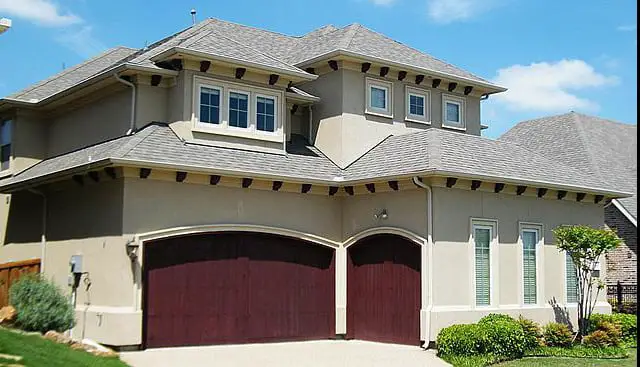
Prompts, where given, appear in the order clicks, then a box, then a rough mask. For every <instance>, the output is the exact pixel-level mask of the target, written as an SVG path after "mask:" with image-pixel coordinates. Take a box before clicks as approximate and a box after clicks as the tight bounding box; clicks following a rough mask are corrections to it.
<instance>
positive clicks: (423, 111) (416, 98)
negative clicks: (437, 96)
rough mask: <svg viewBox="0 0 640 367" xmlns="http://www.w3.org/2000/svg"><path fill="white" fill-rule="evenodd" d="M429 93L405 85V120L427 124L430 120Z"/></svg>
mask: <svg viewBox="0 0 640 367" xmlns="http://www.w3.org/2000/svg"><path fill="white" fill-rule="evenodd" d="M429 97H430V93H429V91H426V90H421V89H416V88H411V87H409V86H407V87H406V104H407V111H406V116H405V120H406V121H411V122H419V123H423V124H425V123H426V124H428V123H430V121H431V116H430V113H431V111H430V105H431V103H430V98H429Z"/></svg>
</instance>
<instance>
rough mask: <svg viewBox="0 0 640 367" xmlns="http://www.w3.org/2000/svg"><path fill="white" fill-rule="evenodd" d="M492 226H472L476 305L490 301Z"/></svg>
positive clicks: (487, 303) (482, 304) (485, 304)
mask: <svg viewBox="0 0 640 367" xmlns="http://www.w3.org/2000/svg"><path fill="white" fill-rule="evenodd" d="M492 232H493V228H492V227H490V226H484V225H475V226H474V227H473V240H474V244H475V274H476V305H478V306H488V305H489V304H490V303H491V256H490V255H491V251H490V247H491V239H492V237H493V235H492Z"/></svg>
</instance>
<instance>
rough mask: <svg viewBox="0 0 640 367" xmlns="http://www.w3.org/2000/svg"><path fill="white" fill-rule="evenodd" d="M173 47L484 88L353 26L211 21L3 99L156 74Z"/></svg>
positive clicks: (286, 67)
mask: <svg viewBox="0 0 640 367" xmlns="http://www.w3.org/2000/svg"><path fill="white" fill-rule="evenodd" d="M174 47H180V48H185V49H190V50H193V51H199V52H204V53H209V54H211V55H214V56H216V55H217V56H222V57H226V58H233V59H237V60H240V61H244V62H247V63H256V64H259V65H264V66H267V67H270V68H275V69H278V70H283V71H289V72H296V73H302V74H305V72H304V71H303V70H301V69H300V68H298V67H297V66H298V65H300V64H302V63H304V62H305V61H308V60H311V59H314V58H316V57H319V56H322V55H325V54H327V53H330V52H333V51H339V50H340V51H347V52H350V53H355V54H358V55H362V57H364V58H367V57H371V58H376V59H381V60H385V61H388V62H391V63H398V64H404V65H407V66H410V67H415V68H418V69H425V70H426V71H432V72H440V73H445V74H450V75H452V76H456V77H461V78H466V79H469V80H471V81H476V82H480V83H489V82H487V81H486V80H484V79H482V78H480V77H478V76H476V75H473V74H471V73H469V72H467V71H465V70H462V69H460V68H458V67H456V66H454V65H451V64H448V63H446V62H444V61H441V60H439V59H436V58H434V57H433V56H430V55H428V54H426V53H423V52H421V51H418V50H416V49H413V48H411V47H409V46H407V45H404V44H402V43H400V42H397V41H394V40H392V39H390V38H388V37H386V36H384V35H382V34H380V33H377V32H374V31H372V30H370V29H368V28H366V27H364V26H362V25H359V24H351V25H348V26H346V27H342V28H336V27H334V26H332V25H328V26H324V27H322V28H319V29H316V30H314V31H312V32H309V33H307V34H306V35H303V36H288V35H284V34H280V33H275V32H271V31H267V30H263V29H258V28H254V27H249V26H245V25H241V24H236V23H232V22H227V21H223V20H219V19H213V18H212V19H206V20H204V21H202V22H200V23H198V24H196V25H194V26H192V27H189V28H187V29H184V30H182V31H180V32H178V33H175V34H173V35H171V36H169V37H166V38H164V39H162V40H160V41H158V42H156V43H154V44H151V45H149V46H148V47H146V48H144V49H140V50H135V49H131V48H126V47H116V48H113V49H111V50H108V51H106V52H105V53H103V54H101V55H99V56H97V57H95V58H93V59H90V60H88V61H86V62H84V63H82V64H79V65H77V66H75V67H72V68H69V69H67V70H65V71H63V72H62V73H59V74H56V75H54V76H52V77H51V78H48V79H46V80H44V81H42V82H39V83H37V84H35V85H33V86H31V87H29V88H27V89H25V90H23V91H20V92H18V93H15V94H13V95H11V96H9V98H12V99H16V100H20V101H24V102H37V101H40V100H42V99H44V98H47V97H50V96H52V95H54V94H56V93H59V92H62V91H64V90H66V89H69V88H71V87H73V86H75V85H77V84H78V83H80V82H82V81H84V80H86V79H89V78H91V77H93V76H97V75H99V74H100V73H102V72H104V71H105V70H107V69H110V68H113V67H115V66H118V65H121V64H125V63H126V64H128V65H138V66H144V67H148V68H158V67H157V66H156V65H155V64H154V62H153V61H152V60H151V59H152V58H153V57H154V56H157V55H159V54H161V53H162V52H165V51H167V50H169V49H171V48H174ZM158 69H159V68H158ZM489 84H490V83H489Z"/></svg>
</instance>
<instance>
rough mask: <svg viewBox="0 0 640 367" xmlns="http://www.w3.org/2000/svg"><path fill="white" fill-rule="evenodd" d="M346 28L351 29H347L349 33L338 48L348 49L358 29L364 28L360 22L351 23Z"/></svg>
mask: <svg viewBox="0 0 640 367" xmlns="http://www.w3.org/2000/svg"><path fill="white" fill-rule="evenodd" d="M344 28H349V29H348V30H347V34H346V35H345V38H344V39H343V40H342V42H340V46H339V47H338V48H344V49H347V48H349V45H351V42H352V41H353V38H354V37H355V35H356V33H358V31H359V30H360V28H362V26H361V25H360V24H358V23H351V24H349V25H348V26H346V27H344Z"/></svg>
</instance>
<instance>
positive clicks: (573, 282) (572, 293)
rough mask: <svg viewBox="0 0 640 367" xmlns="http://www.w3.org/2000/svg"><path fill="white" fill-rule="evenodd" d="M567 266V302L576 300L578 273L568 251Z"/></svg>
mask: <svg viewBox="0 0 640 367" xmlns="http://www.w3.org/2000/svg"><path fill="white" fill-rule="evenodd" d="M565 259H566V264H567V266H566V268H567V302H568V303H577V302H578V275H577V269H576V266H575V264H574V263H573V260H572V259H571V256H570V255H569V253H566V256H565Z"/></svg>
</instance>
